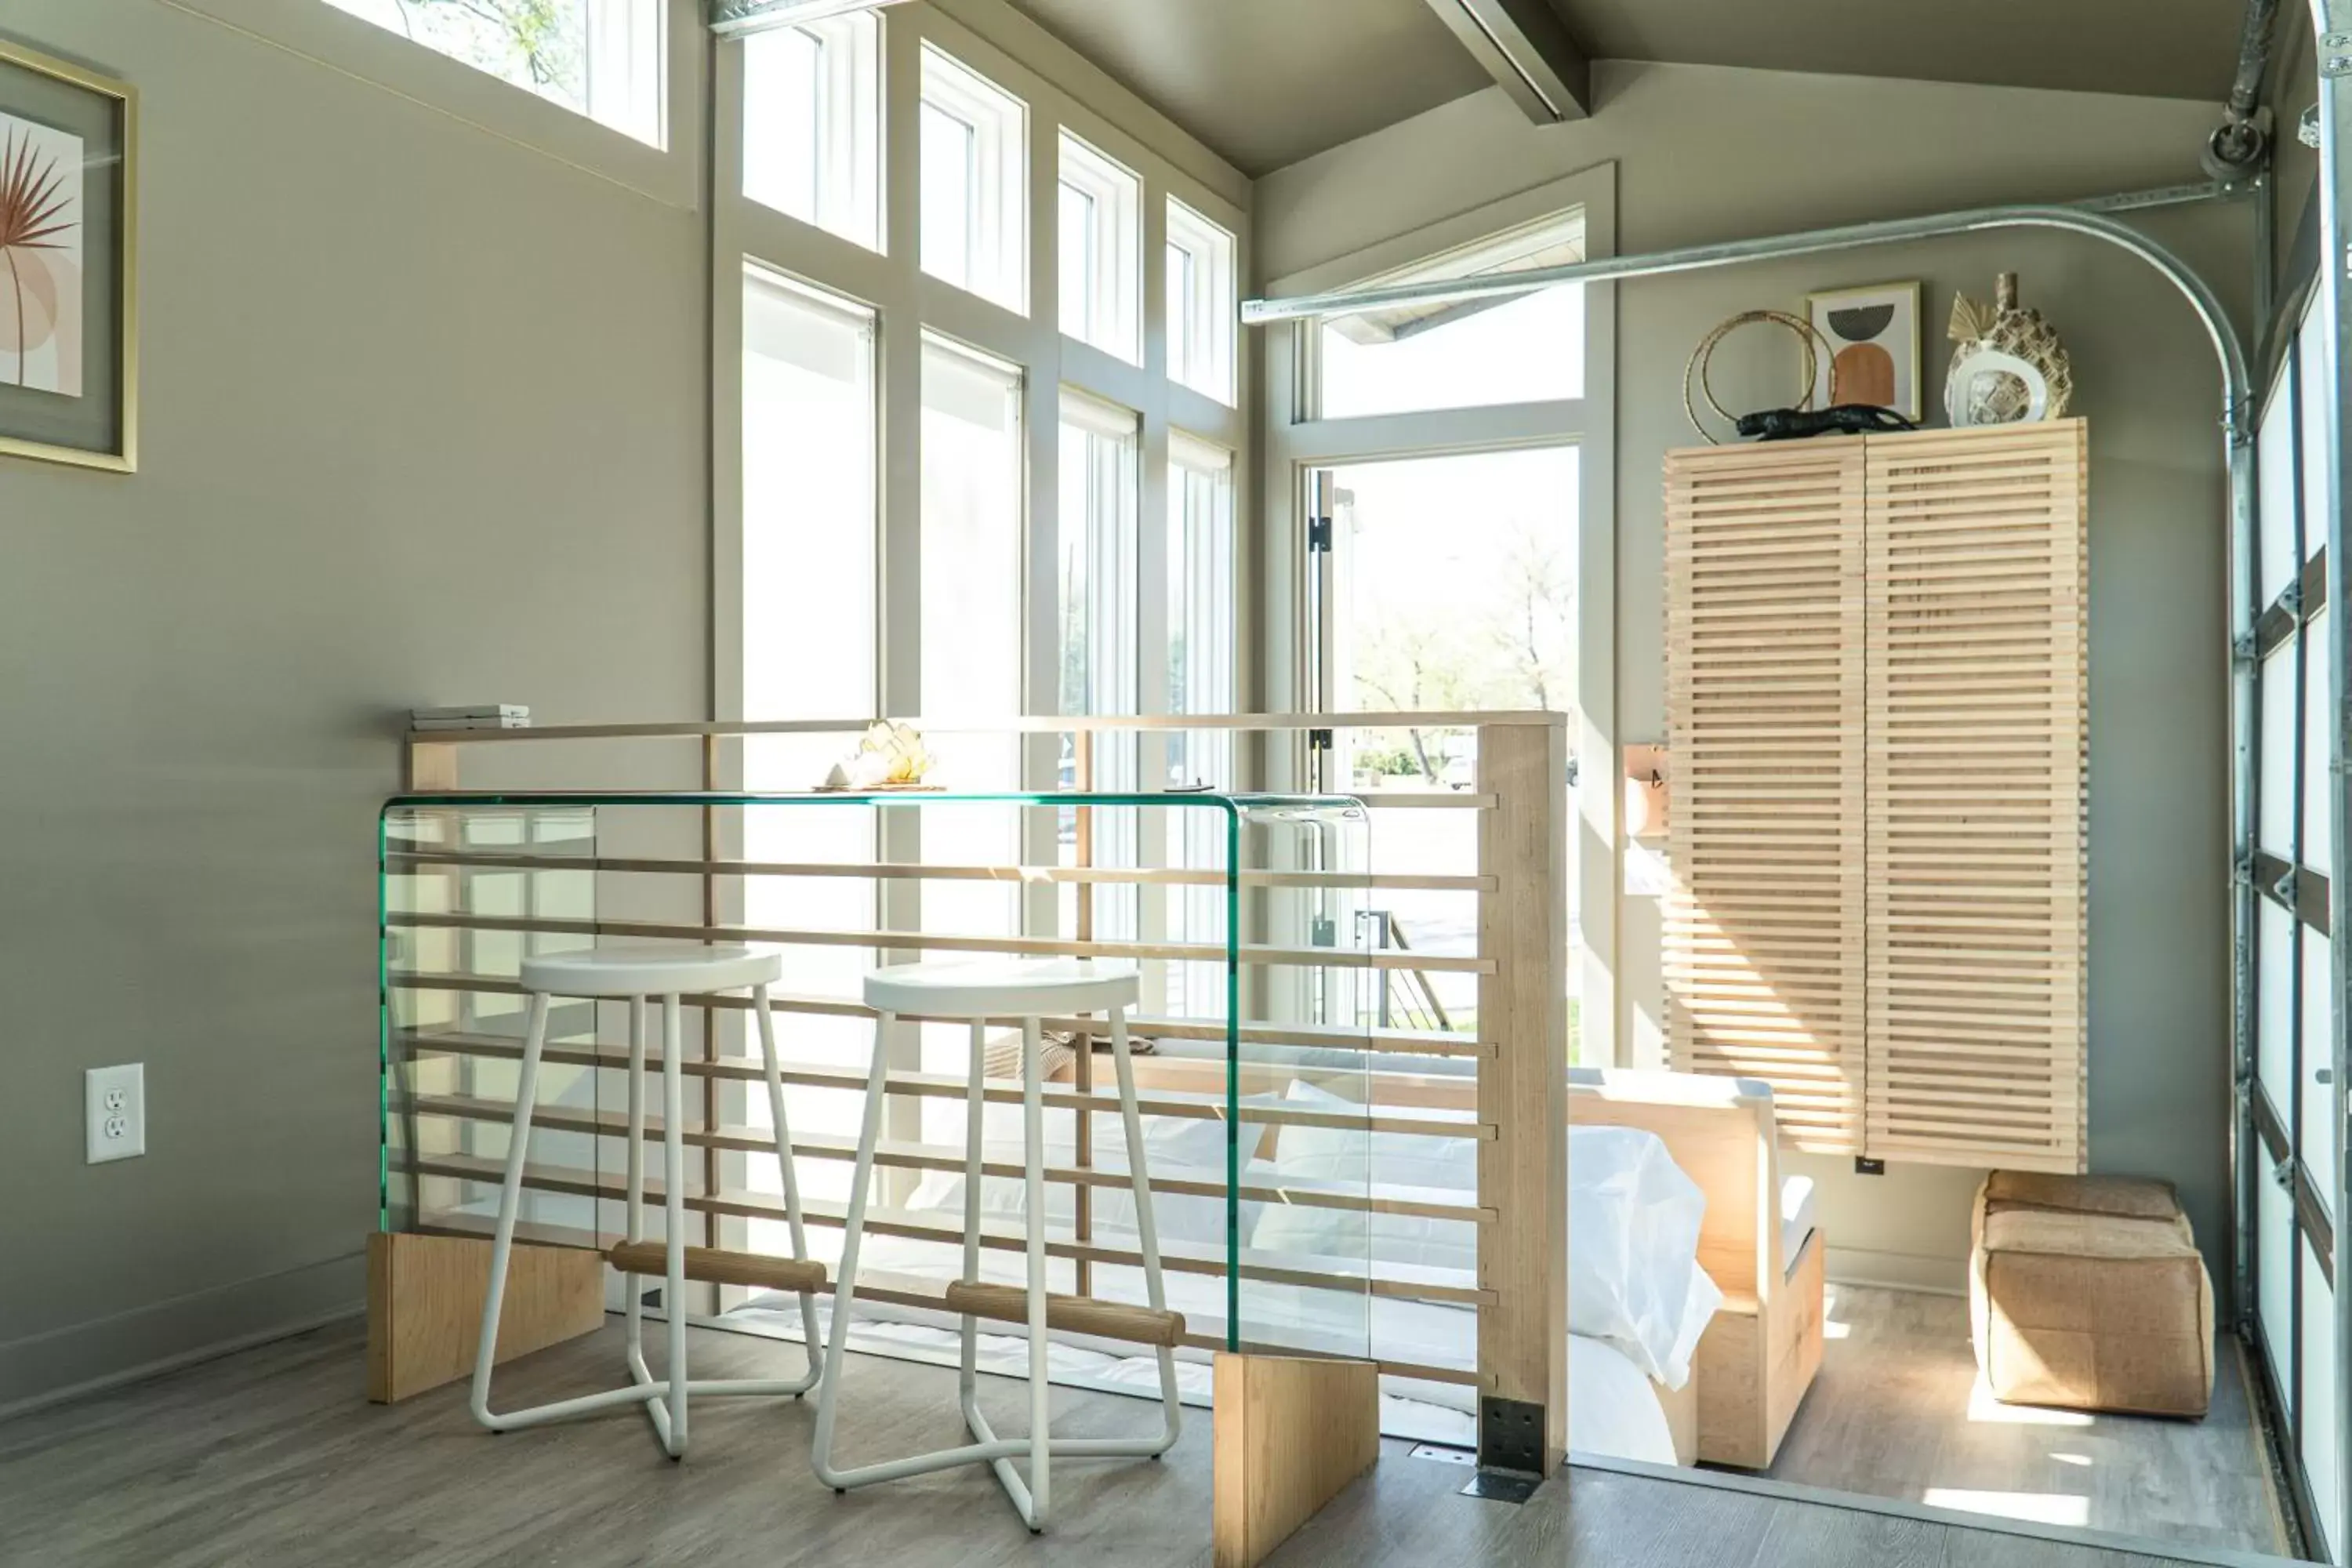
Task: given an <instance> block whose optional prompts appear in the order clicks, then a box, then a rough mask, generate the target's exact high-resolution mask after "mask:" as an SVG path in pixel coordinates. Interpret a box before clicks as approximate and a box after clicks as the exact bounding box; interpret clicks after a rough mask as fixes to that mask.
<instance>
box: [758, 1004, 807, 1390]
mask: <svg viewBox="0 0 2352 1568" xmlns="http://www.w3.org/2000/svg"><path fill="white" fill-rule="evenodd" d="M751 1014H752V1016H753V1017H755V1018H757V1019H758V1020H759V1024H760V1061H761V1066H762V1067H763V1068H765V1069H766V1072H767V1078H768V1120H769V1122H770V1125H771V1131H773V1132H774V1133H775V1138H776V1169H777V1173H778V1174H779V1175H780V1176H782V1179H783V1188H784V1223H785V1225H786V1226H789V1227H790V1229H791V1231H792V1237H793V1261H794V1262H796V1263H805V1262H807V1261H808V1255H809V1252H808V1227H807V1226H806V1225H805V1224H804V1223H803V1220H802V1218H801V1184H800V1178H799V1177H798V1175H797V1174H795V1173H794V1171H793V1134H792V1128H791V1125H790V1124H789V1123H788V1122H786V1121H785V1120H784V1074H783V1068H782V1066H781V1065H780V1064H779V1063H778V1061H777V1060H776V1020H775V1016H774V1015H773V1014H772V1013H771V1012H770V1011H769V1008H768V988H767V987H766V986H764V985H755V986H753V987H752V988H751ZM818 1342H819V1341H818V1335H817V1331H816V1297H815V1296H814V1294H813V1293H812V1292H810V1291H807V1290H803V1291H802V1292H801V1343H802V1344H803V1345H804V1346H805V1347H807V1350H808V1372H807V1373H806V1375H804V1376H803V1377H802V1378H800V1379H799V1380H798V1381H797V1382H795V1383H793V1384H787V1385H784V1386H782V1387H779V1388H775V1389H773V1390H772V1392H775V1393H789V1394H792V1396H793V1398H795V1399H797V1398H799V1397H800V1396H801V1395H802V1394H805V1393H807V1392H808V1390H809V1389H811V1388H812V1387H814V1386H815V1384H816V1380H817V1373H818V1368H819V1365H820V1356H821V1354H822V1352H820V1351H819V1350H818V1348H817V1346H818Z"/></svg>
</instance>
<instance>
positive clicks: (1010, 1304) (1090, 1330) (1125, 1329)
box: [947, 1279, 1184, 1345]
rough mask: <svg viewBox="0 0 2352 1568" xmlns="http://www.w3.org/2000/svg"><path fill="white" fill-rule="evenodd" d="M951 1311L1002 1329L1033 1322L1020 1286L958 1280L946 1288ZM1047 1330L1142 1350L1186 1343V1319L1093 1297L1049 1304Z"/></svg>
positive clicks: (1065, 1298) (1068, 1298)
mask: <svg viewBox="0 0 2352 1568" xmlns="http://www.w3.org/2000/svg"><path fill="white" fill-rule="evenodd" d="M947 1309H948V1310H949V1311H950V1312H968V1313H970V1314H971V1316H973V1317H975V1318H990V1319H993V1320H994V1321H998V1322H1003V1323H1025V1322H1027V1321H1029V1292H1028V1291H1027V1290H1025V1289H1023V1288H1022V1287H1020V1286H1018V1285H981V1284H975V1283H974V1282H972V1281H971V1280H969V1279H959V1280H957V1281H956V1282H955V1283H953V1284H951V1285H950V1286H949V1287H948V1292H947ZM1045 1325H1046V1327H1048V1328H1054V1329H1061V1330H1065V1331H1067V1332H1070V1333H1074V1334H1093V1335H1095V1336H1097V1337H1098V1338H1101V1339H1106V1340H1124V1341H1127V1342H1129V1343H1133V1344H1139V1345H1176V1344H1180V1343H1181V1342H1183V1339H1184V1314H1183V1313H1181V1312H1169V1311H1154V1310H1152V1309H1150V1307H1136V1306H1130V1305H1129V1304H1128V1303H1126V1302H1124V1301H1100V1300H1096V1299H1095V1298H1094V1297H1092V1296H1054V1295H1048V1296H1047V1297H1046V1298H1045Z"/></svg>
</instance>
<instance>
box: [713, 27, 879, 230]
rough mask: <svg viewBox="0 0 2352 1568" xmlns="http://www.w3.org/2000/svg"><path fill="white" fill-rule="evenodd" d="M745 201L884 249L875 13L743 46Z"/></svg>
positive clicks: (757, 38) (775, 30)
mask: <svg viewBox="0 0 2352 1568" xmlns="http://www.w3.org/2000/svg"><path fill="white" fill-rule="evenodd" d="M743 194H744V195H747V196H749V197H751V199H752V200H753V201H755V202H759V203H761V205H766V206H771V207H773V208H775V209H776V210H777V211H778V212H780V213H784V214H786V215H788V216H792V217H796V218H798V219H800V220H801V221H802V222H803V223H807V224H814V225H815V226H817V227H819V228H822V229H826V230H829V231H831V232H832V233H835V234H837V235H839V236H841V237H843V238H844V239H850V240H855V241H856V242H857V243H858V244H860V245H862V246H864V247H866V248H867V249H868V250H879V249H881V248H882V224H881V208H882V23H881V20H880V19H879V18H878V17H877V16H876V14H875V13H873V12H871V11H856V12H852V13H850V14H848V15H846V16H828V17H825V18H824V19H822V20H819V21H814V22H804V23H802V24H800V25H799V26H791V27H772V28H770V29H769V30H767V31H765V32H761V33H753V34H751V35H750V36H749V37H746V38H745V39H744V40H743Z"/></svg>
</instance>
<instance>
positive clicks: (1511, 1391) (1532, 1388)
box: [1478, 723, 1568, 1475]
mask: <svg viewBox="0 0 2352 1568" xmlns="http://www.w3.org/2000/svg"><path fill="white" fill-rule="evenodd" d="M1567 778H1568V731H1567V730H1566V728H1565V727H1564V726H1563V725H1560V724H1558V723H1554V724H1549V725H1527V724H1518V725H1505V724H1486V725H1481V726H1479V729H1478V790H1479V793H1481V794H1482V795H1492V796H1494V799H1495V805H1494V807H1493V809H1491V810H1489V811H1486V812H1484V813H1482V814H1481V816H1480V820H1479V832H1478V869H1479V871H1480V872H1481V874H1483V875H1485V876H1488V877H1492V878H1493V879H1494V889H1493V890H1492V891H1491V892H1486V893H1482V894H1480V895H1479V900H1478V952H1479V953H1480V954H1481V956H1484V957H1487V958H1491V959H1493V960H1494V962H1495V968H1494V971H1493V973H1487V974H1482V975H1480V976H1479V979H1478V1033H1479V1037H1481V1038H1482V1039H1487V1040H1492V1041H1494V1042H1495V1051H1494V1054H1493V1055H1492V1056H1487V1057H1482V1058H1479V1061H1478V1117H1479V1120H1480V1121H1485V1122H1487V1123H1489V1124H1491V1125H1492V1126H1493V1128H1494V1129H1495V1136H1494V1137H1493V1139H1491V1140H1490V1141H1487V1142H1482V1143H1480V1144H1479V1146H1478V1201H1479V1203H1480V1205H1483V1206H1485V1207H1486V1208H1488V1209H1491V1210H1493V1211H1494V1212H1495V1214H1496V1223H1495V1224H1494V1225H1492V1226H1487V1227H1486V1230H1484V1231H1483V1232H1482V1233H1481V1234H1480V1237H1479V1241H1478V1283H1479V1284H1480V1285H1481V1286H1483V1287H1485V1288H1486V1289H1489V1290H1492V1291H1493V1292H1494V1293H1495V1302H1494V1305H1493V1306H1491V1307H1488V1308H1486V1310H1483V1311H1481V1312H1480V1313H1479V1314H1478V1394H1479V1399H1478V1407H1479V1408H1478V1462H1479V1465H1480V1466H1481V1467H1482V1468H1491V1469H1504V1470H1518V1471H1532V1472H1534V1473H1536V1474H1539V1475H1549V1474H1550V1473H1551V1472H1552V1471H1553V1470H1554V1469H1555V1468H1558V1466H1559V1462H1560V1458H1561V1457H1562V1455H1563V1454H1565V1452H1566V1451H1567V1447H1568V1268H1567V1264H1568V1245H1567V1237H1568V984H1567V972H1568V855H1567V847H1568V821H1567V804H1568V803H1567V782H1566V781H1567Z"/></svg>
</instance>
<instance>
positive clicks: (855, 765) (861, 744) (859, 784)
mask: <svg viewBox="0 0 2352 1568" xmlns="http://www.w3.org/2000/svg"><path fill="white" fill-rule="evenodd" d="M934 761H935V759H934V758H933V757H932V755H931V753H930V751H929V748H928V747H926V746H925V745H924V744H923V735H922V731H919V730H918V729H916V728H915V727H914V726H913V725H912V724H898V723H893V722H891V721H888V720H884V721H880V722H877V723H876V724H874V725H872V726H870V727H869V728H868V729H867V730H866V733H865V735H864V737H863V738H861V739H860V740H859V741H858V742H857V750H856V751H855V752H851V753H850V754H849V755H848V756H846V757H845V758H843V759H842V760H841V761H840V762H837V763H834V764H833V771H832V772H831V773H827V774H825V775H824V783H823V784H819V785H818V786H817V787H818V788H819V789H827V790H877V789H937V788H939V787H940V786H939V785H937V784H926V783H924V782H923V781H924V779H925V778H926V776H928V775H929V773H930V771H931V764H932V763H933V762H934Z"/></svg>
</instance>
